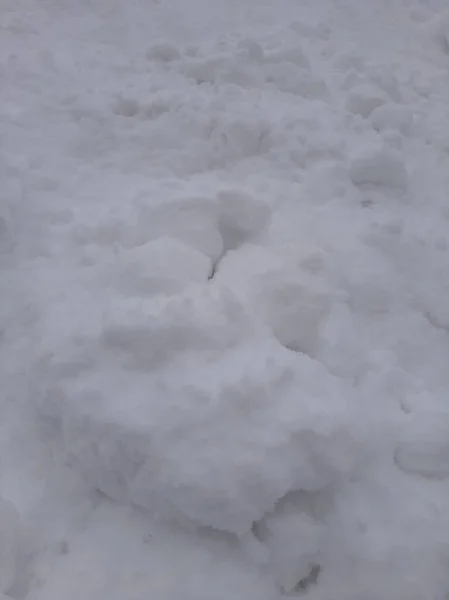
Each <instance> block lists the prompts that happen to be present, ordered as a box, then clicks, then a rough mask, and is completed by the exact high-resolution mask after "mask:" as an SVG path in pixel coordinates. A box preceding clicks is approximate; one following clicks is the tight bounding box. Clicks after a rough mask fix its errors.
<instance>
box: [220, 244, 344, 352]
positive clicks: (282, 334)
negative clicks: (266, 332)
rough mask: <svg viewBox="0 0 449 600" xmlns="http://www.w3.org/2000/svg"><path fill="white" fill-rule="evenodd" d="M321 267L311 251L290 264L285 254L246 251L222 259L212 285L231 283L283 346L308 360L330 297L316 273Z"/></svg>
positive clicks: (319, 258)
mask: <svg viewBox="0 0 449 600" xmlns="http://www.w3.org/2000/svg"><path fill="white" fill-rule="evenodd" d="M322 262H323V257H322V256H321V254H320V253H319V252H316V251H315V252H314V250H313V249H308V251H307V252H306V253H305V254H304V255H303V256H302V257H299V258H298V260H297V261H293V260H292V257H291V256H289V255H288V254H287V253H283V252H279V253H273V252H270V251H268V250H266V249H265V248H262V247H259V246H255V245H249V246H246V247H245V248H242V249H240V250H238V251H236V252H232V253H229V254H227V255H226V257H225V258H224V259H223V261H222V263H221V264H220V269H219V272H218V274H217V281H224V282H227V283H228V284H229V285H230V284H231V283H232V284H233V286H234V288H235V289H236V293H237V294H238V295H239V296H240V298H241V299H242V301H244V302H245V304H246V305H248V306H251V307H253V309H254V311H255V313H256V314H257V315H258V316H259V318H261V319H262V320H263V322H264V323H266V324H267V325H268V326H269V327H270V328H271V330H272V331H273V333H274V335H275V336H276V338H277V339H278V340H279V341H280V342H281V344H282V345H284V346H286V347H287V348H290V349H292V350H295V351H299V352H305V353H307V354H310V355H311V356H313V355H314V353H315V348H316V343H317V340H318V333H319V329H320V325H321V323H322V321H323V320H324V317H325V316H326V314H327V312H328V310H329V307H330V304H331V297H332V294H331V291H330V290H329V288H328V287H327V285H326V283H325V282H324V280H323V278H322V277H320V275H319V273H316V272H315V271H316V270H318V271H319V269H320V266H322V265H321V263H322Z"/></svg>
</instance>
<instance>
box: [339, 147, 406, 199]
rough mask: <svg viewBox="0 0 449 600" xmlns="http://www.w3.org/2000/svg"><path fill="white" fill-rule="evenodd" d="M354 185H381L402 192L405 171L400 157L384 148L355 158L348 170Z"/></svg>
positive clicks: (404, 186) (393, 151)
mask: <svg viewBox="0 0 449 600" xmlns="http://www.w3.org/2000/svg"><path fill="white" fill-rule="evenodd" d="M349 176H350V178H351V179H352V182H353V183H354V184H355V185H383V186H388V187H393V188H398V189H402V190H404V189H405V188H406V187H407V171H406V168H405V164H404V160H403V158H402V156H401V155H400V154H399V153H398V152H397V151H395V150H393V149H389V148H386V147H383V148H380V149H371V150H368V151H366V152H365V153H364V154H362V155H361V156H359V157H357V158H355V159H354V160H353V161H352V164H351V166H350V168H349Z"/></svg>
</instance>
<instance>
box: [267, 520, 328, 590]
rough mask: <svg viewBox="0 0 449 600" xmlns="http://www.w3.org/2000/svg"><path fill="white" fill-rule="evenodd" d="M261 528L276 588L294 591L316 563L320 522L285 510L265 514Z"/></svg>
mask: <svg viewBox="0 0 449 600" xmlns="http://www.w3.org/2000/svg"><path fill="white" fill-rule="evenodd" d="M258 526H259V524H258ZM261 529H262V536H263V537H262V539H263V542H264V543H265V544H266V545H267V547H268V548H269V550H270V554H271V563H270V564H271V566H272V568H273V570H274V574H275V578H276V582H277V584H278V586H279V588H280V589H281V590H282V591H283V592H285V593H291V592H293V591H295V589H296V588H297V587H298V584H299V583H300V582H301V581H304V580H305V579H306V578H307V577H308V575H309V574H310V572H311V569H313V567H314V566H315V565H318V564H319V558H320V550H321V545H322V540H323V534H324V530H323V526H322V525H321V524H320V523H319V522H317V521H316V520H315V519H313V518H312V517H311V516H309V515H308V514H306V513H298V512H297V513H295V512H286V513H283V514H282V513H281V514H277V513H274V514H272V515H269V516H268V517H266V519H264V520H263V522H262V527H261Z"/></svg>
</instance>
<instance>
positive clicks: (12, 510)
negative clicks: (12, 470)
mask: <svg viewBox="0 0 449 600" xmlns="http://www.w3.org/2000/svg"><path fill="white" fill-rule="evenodd" d="M20 535H21V519H20V516H19V513H18V512H17V509H16V507H15V506H14V505H13V504H12V503H11V502H9V501H8V500H5V499H4V498H0V592H7V591H8V590H9V589H10V588H11V586H12V584H13V583H14V580H15V577H16V570H17V560H18V557H19V552H20Z"/></svg>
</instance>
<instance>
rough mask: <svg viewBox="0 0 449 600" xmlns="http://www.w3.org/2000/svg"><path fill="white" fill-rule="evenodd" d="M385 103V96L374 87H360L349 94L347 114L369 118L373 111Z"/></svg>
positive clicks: (366, 85)
mask: <svg viewBox="0 0 449 600" xmlns="http://www.w3.org/2000/svg"><path fill="white" fill-rule="evenodd" d="M385 102H386V96H385V94H384V93H383V92H382V91H381V90H379V89H378V88H376V87H375V86H374V85H368V84H365V85H361V86H359V87H358V88H357V89H355V90H352V91H351V92H349V94H348V97H347V99H346V108H347V109H348V111H349V112H351V113H353V114H355V115H361V116H362V117H365V118H366V117H369V115H370V114H371V113H372V112H373V110H374V109H375V108H377V107H379V106H381V105H382V104H384V103H385Z"/></svg>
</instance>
